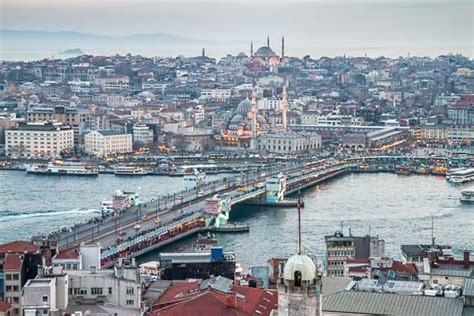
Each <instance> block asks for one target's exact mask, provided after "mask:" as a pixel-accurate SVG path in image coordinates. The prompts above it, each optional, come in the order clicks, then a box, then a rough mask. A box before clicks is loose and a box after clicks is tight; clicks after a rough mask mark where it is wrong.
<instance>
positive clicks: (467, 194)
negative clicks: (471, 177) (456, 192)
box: [459, 187, 474, 203]
mask: <svg viewBox="0 0 474 316" xmlns="http://www.w3.org/2000/svg"><path fill="white" fill-rule="evenodd" d="M461 194H462V196H461V197H460V198H459V200H460V201H461V202H467V203H469V202H470V203H473V202H474V187H470V188H467V189H465V190H463V191H462V192H461Z"/></svg>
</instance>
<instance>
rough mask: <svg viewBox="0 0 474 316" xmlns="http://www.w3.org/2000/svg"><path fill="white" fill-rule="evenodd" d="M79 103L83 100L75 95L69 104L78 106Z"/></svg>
mask: <svg viewBox="0 0 474 316" xmlns="http://www.w3.org/2000/svg"><path fill="white" fill-rule="evenodd" d="M79 103H81V100H80V99H79V97H78V96H77V95H73V96H72V97H71V99H69V104H70V105H77V104H79Z"/></svg>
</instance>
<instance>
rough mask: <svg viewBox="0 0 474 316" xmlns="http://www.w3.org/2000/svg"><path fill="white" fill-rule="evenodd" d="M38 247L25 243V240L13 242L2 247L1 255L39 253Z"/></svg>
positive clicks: (0, 247) (0, 248) (0, 249)
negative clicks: (8, 253)
mask: <svg viewBox="0 0 474 316" xmlns="http://www.w3.org/2000/svg"><path fill="white" fill-rule="evenodd" d="M38 249H39V248H38V246H36V245H35V244H33V243H31V242H29V241H24V240H17V241H12V242H9V243H6V244H3V245H0V253H7V252H10V253H24V252H37V251H38Z"/></svg>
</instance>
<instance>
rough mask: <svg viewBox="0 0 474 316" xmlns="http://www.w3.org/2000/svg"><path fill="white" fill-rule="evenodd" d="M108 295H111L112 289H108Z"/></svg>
mask: <svg viewBox="0 0 474 316" xmlns="http://www.w3.org/2000/svg"><path fill="white" fill-rule="evenodd" d="M109 295H112V288H111V287H109Z"/></svg>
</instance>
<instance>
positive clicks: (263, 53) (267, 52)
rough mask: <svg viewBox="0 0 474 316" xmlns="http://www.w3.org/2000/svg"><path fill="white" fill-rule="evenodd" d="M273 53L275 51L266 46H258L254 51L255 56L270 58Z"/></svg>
mask: <svg viewBox="0 0 474 316" xmlns="http://www.w3.org/2000/svg"><path fill="white" fill-rule="evenodd" d="M275 55H276V54H275V52H274V51H273V50H272V49H271V48H270V47H268V46H263V47H260V48H259V49H258V50H257V51H256V52H255V56H258V57H263V58H270V57H273V56H275Z"/></svg>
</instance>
